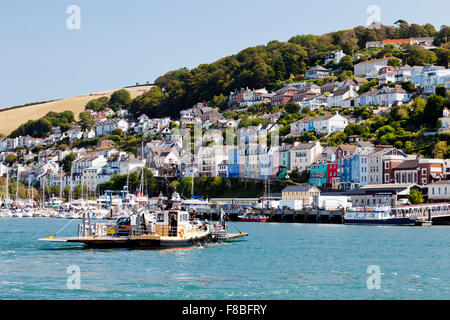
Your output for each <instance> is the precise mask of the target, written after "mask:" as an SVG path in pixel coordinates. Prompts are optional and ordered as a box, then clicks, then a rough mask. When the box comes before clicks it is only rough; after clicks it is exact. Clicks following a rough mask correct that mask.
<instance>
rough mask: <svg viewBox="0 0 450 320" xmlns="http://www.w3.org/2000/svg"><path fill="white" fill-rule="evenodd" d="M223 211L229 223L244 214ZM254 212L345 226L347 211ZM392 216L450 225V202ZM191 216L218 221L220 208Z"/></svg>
mask: <svg viewBox="0 0 450 320" xmlns="http://www.w3.org/2000/svg"><path fill="white" fill-rule="evenodd" d="M224 211H225V213H226V215H227V217H228V219H229V220H230V221H239V218H238V216H239V215H241V214H242V210H240V209H239V208H233V209H224ZM252 213H254V214H260V215H265V216H267V217H268V220H267V222H281V223H325V224H343V223H344V215H345V210H343V209H336V210H324V209H315V208H306V209H300V210H293V209H253V210H252ZM391 214H392V216H394V217H412V218H415V221H416V222H415V225H416V226H431V225H450V203H428V204H416V205H400V206H395V207H392V208H391ZM190 216H191V217H196V218H200V219H208V220H210V221H216V220H218V219H219V216H220V209H219V208H205V209H203V210H202V209H199V210H197V211H196V212H193V211H190Z"/></svg>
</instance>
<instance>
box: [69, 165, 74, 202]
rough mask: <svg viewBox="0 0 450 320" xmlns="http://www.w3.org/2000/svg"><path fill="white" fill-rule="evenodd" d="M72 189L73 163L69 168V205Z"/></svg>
mask: <svg viewBox="0 0 450 320" xmlns="http://www.w3.org/2000/svg"><path fill="white" fill-rule="evenodd" d="M72 187H73V163H72V166H71V167H70V188H69V189H70V190H69V203H72Z"/></svg>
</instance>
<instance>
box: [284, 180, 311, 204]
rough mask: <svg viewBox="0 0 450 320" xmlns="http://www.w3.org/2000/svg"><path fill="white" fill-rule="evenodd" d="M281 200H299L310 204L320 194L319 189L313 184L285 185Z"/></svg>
mask: <svg viewBox="0 0 450 320" xmlns="http://www.w3.org/2000/svg"><path fill="white" fill-rule="evenodd" d="M281 193H282V199H283V200H301V201H302V203H303V205H312V204H313V203H314V199H318V198H319V196H320V189H319V188H317V187H314V186H308V185H300V186H287V187H286V188H284V189H283V190H282V191H281Z"/></svg>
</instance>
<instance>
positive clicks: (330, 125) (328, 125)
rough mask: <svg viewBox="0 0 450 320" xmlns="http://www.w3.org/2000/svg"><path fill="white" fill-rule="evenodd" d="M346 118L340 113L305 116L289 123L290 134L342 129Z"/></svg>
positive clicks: (329, 131) (346, 122) (328, 131)
mask: <svg viewBox="0 0 450 320" xmlns="http://www.w3.org/2000/svg"><path fill="white" fill-rule="evenodd" d="M347 125H348V120H347V119H346V118H345V117H343V116H341V115H340V114H338V113H336V114H328V115H323V116H316V117H305V118H303V119H300V120H298V121H296V122H294V123H291V125H290V126H291V134H299V133H302V132H308V131H315V132H317V133H331V132H336V131H344V129H345V127H346V126H347Z"/></svg>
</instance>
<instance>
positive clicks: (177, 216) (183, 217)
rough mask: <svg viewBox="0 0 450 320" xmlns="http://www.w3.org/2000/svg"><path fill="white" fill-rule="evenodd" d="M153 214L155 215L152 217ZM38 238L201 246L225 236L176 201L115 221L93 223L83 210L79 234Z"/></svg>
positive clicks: (143, 245) (140, 245)
mask: <svg viewBox="0 0 450 320" xmlns="http://www.w3.org/2000/svg"><path fill="white" fill-rule="evenodd" d="M149 214H150V216H153V217H152V218H149ZM246 235H248V234H245V233H240V234H233V235H229V237H230V238H231V237H232V238H233V239H236V238H239V237H244V236H246ZM38 240H40V241H50V242H69V243H83V244H85V245H86V246H88V247H93V248H137V249H164V248H192V247H199V246H201V245H203V244H205V243H214V242H218V241H220V240H221V239H220V238H219V236H218V235H217V234H216V233H213V228H212V227H211V226H210V225H209V224H208V223H207V221H206V220H205V222H204V223H203V224H200V223H199V221H198V220H189V212H187V211H184V210H180V208H179V207H177V206H176V205H175V206H173V205H172V207H171V208H166V209H165V210H160V211H157V212H155V213H148V212H147V214H146V212H145V210H144V209H143V208H140V210H138V211H134V212H132V213H131V214H130V215H129V216H128V217H122V218H119V219H118V220H117V221H116V222H115V223H112V221H111V222H109V223H91V215H89V214H88V213H86V212H83V220H82V223H81V224H80V225H78V236H76V237H57V236H56V235H53V236H47V237H45V238H40V239H38Z"/></svg>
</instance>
